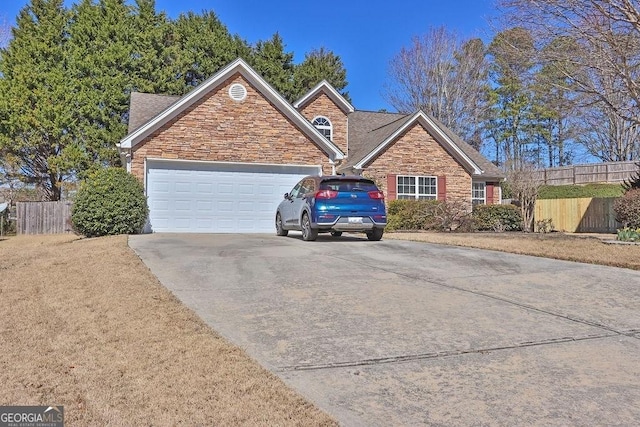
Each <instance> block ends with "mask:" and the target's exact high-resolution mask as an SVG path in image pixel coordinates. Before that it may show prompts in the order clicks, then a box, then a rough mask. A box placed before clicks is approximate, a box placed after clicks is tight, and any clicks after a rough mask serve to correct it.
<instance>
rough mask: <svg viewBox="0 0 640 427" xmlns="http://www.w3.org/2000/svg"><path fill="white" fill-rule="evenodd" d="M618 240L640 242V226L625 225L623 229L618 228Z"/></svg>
mask: <svg viewBox="0 0 640 427" xmlns="http://www.w3.org/2000/svg"><path fill="white" fill-rule="evenodd" d="M616 240H620V241H621V242H640V228H636V229H633V228H629V227H625V228H623V229H622V230H618V236H617V237H616Z"/></svg>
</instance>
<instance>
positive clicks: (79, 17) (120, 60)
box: [68, 0, 137, 170]
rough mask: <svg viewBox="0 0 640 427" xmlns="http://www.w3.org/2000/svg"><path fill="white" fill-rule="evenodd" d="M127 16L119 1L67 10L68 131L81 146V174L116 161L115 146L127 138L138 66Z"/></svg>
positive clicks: (84, 1)
mask: <svg viewBox="0 0 640 427" xmlns="http://www.w3.org/2000/svg"><path fill="white" fill-rule="evenodd" d="M132 15H133V13H132V8H131V7H130V6H128V5H127V4H126V3H125V1H124V0H100V1H99V2H97V3H96V2H94V1H92V0H82V1H81V2H80V3H78V4H76V5H74V6H73V8H72V23H71V25H70V27H69V34H70V42H69V49H68V51H69V60H68V61H69V71H70V80H71V82H72V83H73V92H74V95H75V96H74V107H75V109H76V111H77V112H78V119H77V120H76V122H75V124H74V127H73V129H72V133H73V135H74V137H75V138H76V141H77V145H78V147H81V148H82V154H83V156H84V158H83V162H82V163H81V168H82V170H86V169H89V168H92V167H98V166H100V165H111V164H115V163H116V162H117V160H118V159H117V152H116V147H115V143H116V142H117V141H119V140H120V139H121V138H122V137H123V136H124V135H125V134H126V130H127V125H126V113H127V111H128V106H129V93H130V90H131V87H132V85H133V82H132V77H133V75H134V74H133V73H132V71H133V70H134V66H135V65H137V64H136V63H135V62H134V57H133V55H132V53H133V41H134V34H135V31H134V26H133V17H132Z"/></svg>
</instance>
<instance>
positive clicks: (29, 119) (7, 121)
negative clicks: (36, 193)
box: [0, 0, 82, 200]
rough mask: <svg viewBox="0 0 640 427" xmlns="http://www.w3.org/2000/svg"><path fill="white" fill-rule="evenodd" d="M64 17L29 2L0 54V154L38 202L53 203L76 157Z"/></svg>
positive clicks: (48, 0) (59, 10)
mask: <svg viewBox="0 0 640 427" xmlns="http://www.w3.org/2000/svg"><path fill="white" fill-rule="evenodd" d="M68 21H69V13H68V11H67V10H66V9H65V8H64V5H63V0H32V1H31V2H30V3H29V4H28V5H27V6H26V7H24V8H23V9H22V10H21V11H20V13H19V15H18V17H17V20H16V26H15V28H14V29H13V38H12V39H11V40H10V42H9V44H8V46H7V47H6V48H5V49H3V50H2V51H1V53H0V55H1V56H0V76H1V78H0V94H2V95H1V97H0V154H1V155H2V157H3V158H7V157H11V158H13V159H14V160H15V162H16V164H17V165H18V166H19V168H20V173H21V179H22V180H23V181H25V182H27V183H31V184H34V185H35V186H36V187H37V188H38V189H39V190H40V191H41V192H42V195H43V197H44V198H46V199H48V200H59V199H60V195H61V184H62V182H63V181H65V180H68V179H70V178H73V177H74V176H75V174H76V173H77V172H78V171H77V168H76V160H77V158H78V157H81V156H82V153H81V152H82V149H81V147H80V146H79V145H78V144H76V143H75V141H74V139H73V137H72V135H71V132H70V126H72V125H73V124H74V123H75V122H77V120H78V113H77V111H76V110H75V109H74V98H75V97H74V94H73V90H72V87H71V85H70V79H69V72H68V61H67V49H68V46H67V45H68V39H69V38H68Z"/></svg>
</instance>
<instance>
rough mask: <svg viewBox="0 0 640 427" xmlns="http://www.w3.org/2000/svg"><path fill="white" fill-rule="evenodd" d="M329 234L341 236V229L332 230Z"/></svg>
mask: <svg viewBox="0 0 640 427" xmlns="http://www.w3.org/2000/svg"><path fill="white" fill-rule="evenodd" d="M331 235H332V236H333V237H340V236H342V231H332V232H331Z"/></svg>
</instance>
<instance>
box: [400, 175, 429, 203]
mask: <svg viewBox="0 0 640 427" xmlns="http://www.w3.org/2000/svg"><path fill="white" fill-rule="evenodd" d="M400 178H413V179H414V187H415V189H416V191H415V193H413V194H411V193H401V192H400V191H398V190H399V189H398V186H399V181H400ZM420 178H429V179H435V183H436V185H435V189H436V192H435V194H421V193H420ZM403 185H404V184H403ZM401 195H402V196H413V200H438V177H437V176H435V175H396V199H397V200H403V199H401V198H400V196H401ZM421 195H422V196H425V197H429V196H434V198H433V199H429V198H425V199H420V196H421ZM404 200H412V199H404Z"/></svg>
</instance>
